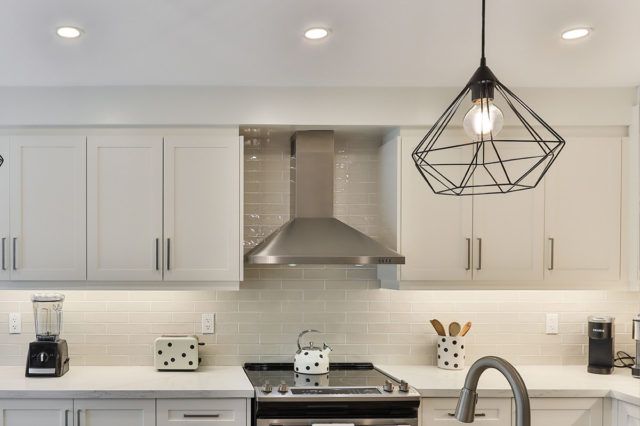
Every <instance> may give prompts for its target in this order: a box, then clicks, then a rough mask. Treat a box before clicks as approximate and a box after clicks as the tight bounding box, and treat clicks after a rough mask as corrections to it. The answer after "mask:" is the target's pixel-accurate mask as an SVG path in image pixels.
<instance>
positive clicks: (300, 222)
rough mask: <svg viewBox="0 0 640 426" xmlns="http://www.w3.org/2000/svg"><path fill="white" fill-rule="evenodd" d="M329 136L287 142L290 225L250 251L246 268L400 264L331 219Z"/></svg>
mask: <svg viewBox="0 0 640 426" xmlns="http://www.w3.org/2000/svg"><path fill="white" fill-rule="evenodd" d="M334 167H335V159H334V140H333V131H330V130H312V131H301V132H296V133H295V134H294V135H293V137H292V138H291V204H290V205H291V218H292V219H291V220H290V221H289V222H287V223H286V224H284V225H283V226H282V227H281V228H280V229H278V230H277V231H275V232H274V233H273V234H271V235H269V236H268V237H267V238H266V239H265V240H264V241H263V242H261V243H260V244H258V245H257V246H256V247H254V248H253V249H251V250H250V251H249V252H248V253H247V254H246V255H245V260H246V262H247V263H249V264H267V265H286V264H298V263H300V264H342V265H372V264H373V265H378V264H403V263H404V256H402V255H400V254H398V253H396V252H395V251H393V250H391V249H388V248H386V247H384V246H383V245H381V244H380V243H378V242H377V241H375V240H373V239H372V238H370V237H368V236H367V235H365V234H363V233H362V232H360V231H358V230H356V229H354V228H352V227H350V226H349V225H347V224H345V223H343V222H341V221H339V220H338V219H336V218H334V217H333V172H334Z"/></svg>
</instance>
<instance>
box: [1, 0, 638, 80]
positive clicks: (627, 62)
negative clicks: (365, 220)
mask: <svg viewBox="0 0 640 426" xmlns="http://www.w3.org/2000/svg"><path fill="white" fill-rule="evenodd" d="M4 6H5V8H4V9H5V12H6V13H3V14H2V16H0V59H1V60H2V64H3V67H2V68H1V69H0V86H13V85H17V86H49V85H51V86H65V85H223V86H404V87H406V86H429V87H451V86H457V85H459V83H460V81H465V80H466V79H467V78H468V75H467V73H468V70H469V69H471V68H472V67H474V66H475V65H477V64H476V59H475V58H476V57H477V54H478V52H479V48H480V46H479V40H478V37H477V36H478V33H479V28H480V19H479V18H478V16H479V15H478V12H479V8H480V2H479V1H475V2H473V1H437V0H403V1H391V0H387V1H382V0H380V1H371V0H351V1H348V2H345V1H343V0H322V1H320V0H314V1H299V0H278V1H274V0H223V1H216V2H211V1H208V0H190V1H186V2H185V1H182V2H176V1H167V0H162V1H157V0H140V1H136V2H131V1H125V0H113V1H108V2H107V1H105V2H81V1H78V0H60V1H57V2H50V1H46V0H33V1H29V2H24V1H17V0H11V1H9V2H8V3H6V4H5V5H4ZM487 12H488V15H487V16H488V19H489V23H490V31H489V32H488V33H487V42H488V46H490V49H489V50H488V51H487V55H488V57H489V58H490V60H491V64H492V68H493V69H494V70H495V72H497V73H499V75H500V76H501V77H502V78H503V79H504V82H505V83H508V84H509V85H510V86H512V87H523V86H534V87H564V86H567V87H591V86H608V87H621V86H624V87H629V86H635V85H638V84H639V83H640V77H639V76H640V56H639V55H637V54H634V52H636V51H637V40H639V39H640V26H638V25H637V17H638V16H640V2H638V1H637V0H616V1H607V2H604V1H601V0H566V1H554V0H538V1H510V0H490V1H489V2H488V4H487ZM149 17H153V19H149ZM59 26H78V27H80V28H82V29H83V34H82V36H81V37H79V38H77V39H62V38H60V37H58V36H56V34H55V30H56V28H57V27H59ZM315 26H323V27H328V28H329V29H330V34H329V37H327V38H326V39H324V40H316V41H310V40H306V39H305V38H304V37H303V33H304V31H305V30H306V29H308V28H310V27H315ZM580 26H588V27H592V28H593V29H594V30H593V33H592V34H591V35H590V36H589V37H587V38H586V39H583V40H574V41H570V42H568V41H563V40H562V39H561V37H560V35H561V33H562V31H564V30H567V29H569V28H575V27H580Z"/></svg>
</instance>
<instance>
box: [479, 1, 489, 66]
mask: <svg viewBox="0 0 640 426" xmlns="http://www.w3.org/2000/svg"><path fill="white" fill-rule="evenodd" d="M484 11H485V0H482V57H481V58H480V65H481V66H485V65H487V59H486V58H485V56H484V15H485V13H484Z"/></svg>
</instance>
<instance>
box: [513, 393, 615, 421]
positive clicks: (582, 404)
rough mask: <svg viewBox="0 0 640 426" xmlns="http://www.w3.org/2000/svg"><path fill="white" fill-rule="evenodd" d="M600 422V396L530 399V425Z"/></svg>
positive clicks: (601, 419)
mask: <svg viewBox="0 0 640 426" xmlns="http://www.w3.org/2000/svg"><path fill="white" fill-rule="evenodd" d="M514 410H515V406H514ZM514 419H515V415H514ZM602 423H603V418H602V399H601V398H532V399H531V425H532V426H602Z"/></svg>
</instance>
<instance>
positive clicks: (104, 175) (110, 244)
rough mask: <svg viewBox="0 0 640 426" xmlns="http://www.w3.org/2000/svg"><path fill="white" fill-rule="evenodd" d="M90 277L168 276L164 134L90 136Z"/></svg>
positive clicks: (148, 278) (144, 278)
mask: <svg viewBox="0 0 640 426" xmlns="http://www.w3.org/2000/svg"><path fill="white" fill-rule="evenodd" d="M87 217H88V219H87V220H88V223H87V233H88V235H87V265H88V271H87V276H88V279H89V280H113V281H119V280H134V281H160V280H162V253H161V251H162V138H161V137H158V136H142V135H119V136H90V137H89V138H88V140H87Z"/></svg>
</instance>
